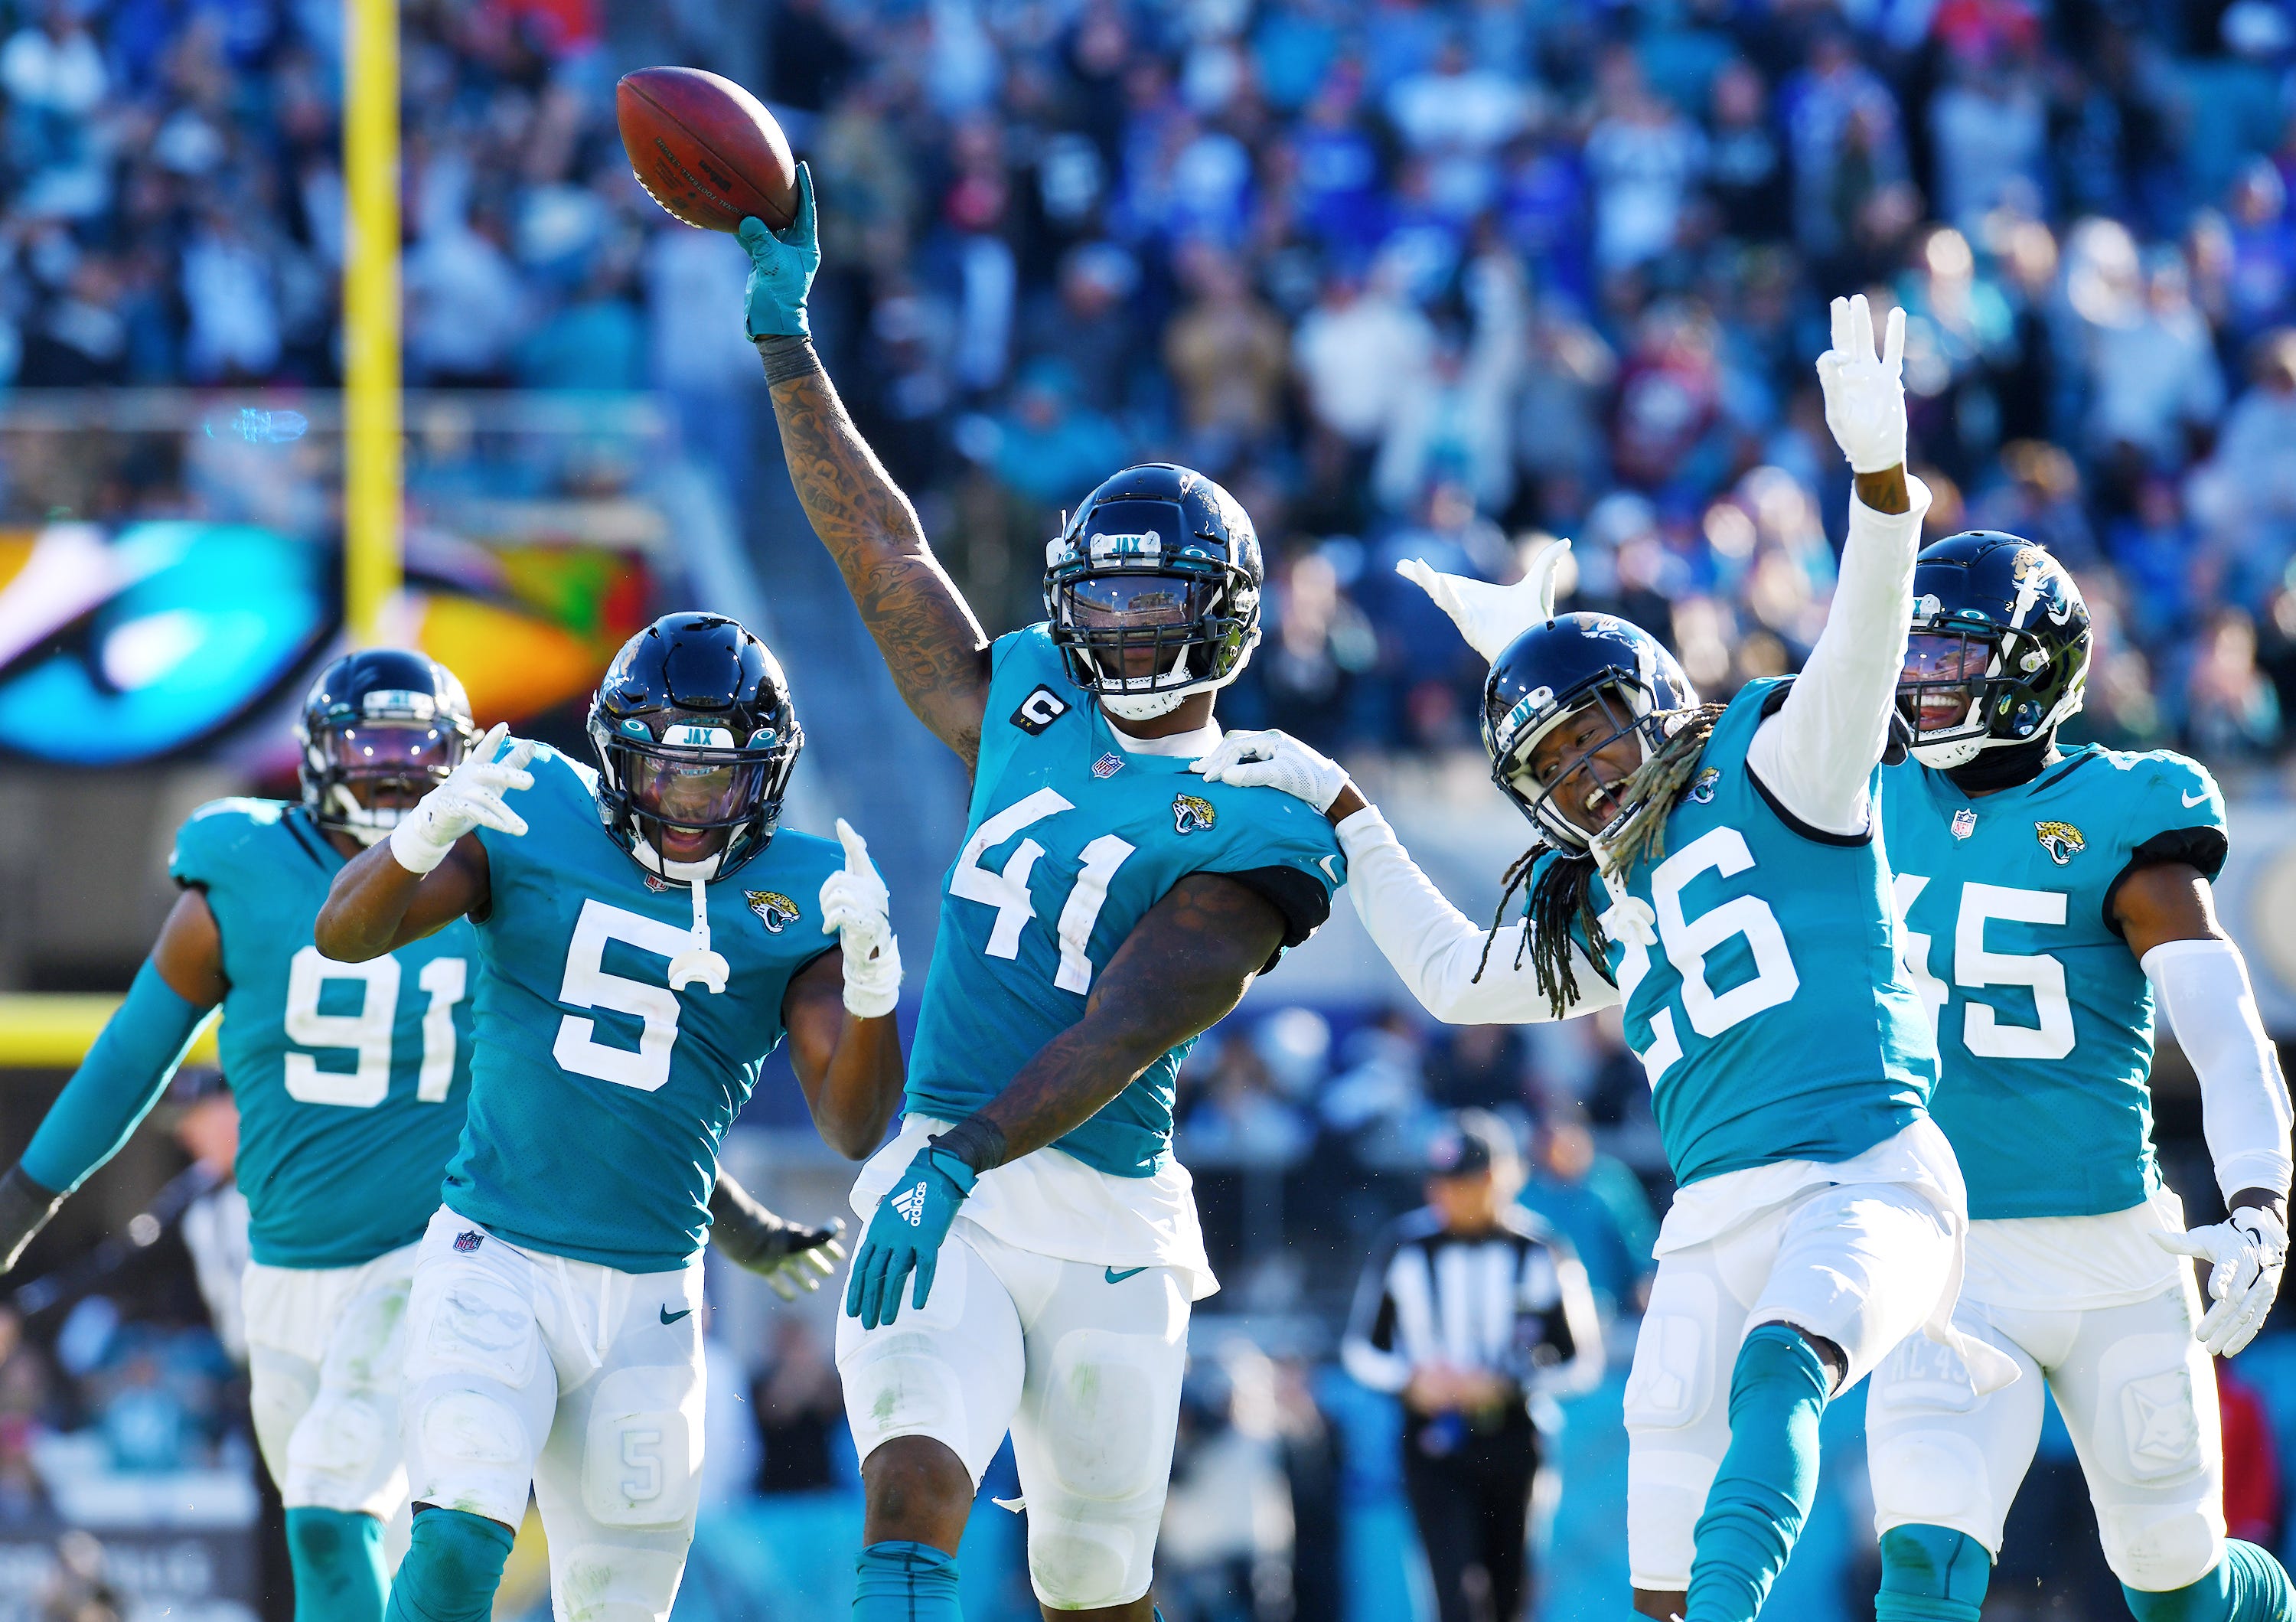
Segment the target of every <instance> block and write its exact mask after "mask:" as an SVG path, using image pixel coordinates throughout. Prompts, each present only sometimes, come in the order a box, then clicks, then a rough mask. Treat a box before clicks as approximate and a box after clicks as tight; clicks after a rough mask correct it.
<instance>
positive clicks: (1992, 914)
mask: <svg viewBox="0 0 2296 1622" xmlns="http://www.w3.org/2000/svg"><path fill="white" fill-rule="evenodd" d="M1929 882H1930V881H1929V880H1928V879H1926V878H1923V877H1922V876H1921V875H1920V874H1917V873H1899V874H1898V879H1897V899H1898V916H1899V917H1900V918H1903V917H1905V916H1906V915H1907V913H1910V912H1911V911H1912V910H1913V905H1914V902H1915V900H1916V899H1917V898H1918V897H1920V895H1921V893H1922V891H1923V889H1924V888H1925V887H1926V886H1927V885H1928V884H1929ZM1995 919H1999V920H2000V921H2002V922H2005V923H2038V924H2048V925H2053V926H2054V927H2057V928H2062V927H2063V925H2064V922H2065V892H2064V891H2062V890H2058V889H2016V888H2014V887H2013V886H2010V885H2005V884H1980V883H1978V882H1977V881H1975V880H1973V879H1972V880H1970V881H1966V882H1964V884H1963V885H1962V887H1961V905H1960V909H1959V910H1958V911H1957V912H1956V913H1955V916H1954V926H1953V983H1954V984H1955V985H1956V986H1958V987H1961V988H1962V989H1963V990H1964V991H1979V990H1982V989H1984V988H1985V987H1989V986H2021V987H2024V988H2025V989H2026V990H2028V991H2030V992H2031V993H2032V994H2033V1014H2034V1018H2035V1019H2036V1020H2038V1024H2034V1025H2013V1024H2008V1023H2005V1022H2004V1021H2003V1020H2002V1019H2001V1017H2000V1016H1999V1014H1998V1013H1997V1012H1996V1011H1995V1010H1994V1008H1993V1006H1992V1004H1989V1003H1980V1002H1979V1001H1977V1000H1976V999H1975V998H1973V997H1972V998H1964V1000H1963V1004H1962V1012H1961V1044H1962V1046H1964V1047H1965V1048H1967V1049H1968V1050H1969V1052H1970V1053H1972V1054H1973V1055H1974V1056H1976V1057H1977V1058H1980V1059H2062V1058H2063V1057H2064V1056H2065V1055H2066V1054H2068V1053H2071V1052H2072V1051H2073V1042H2074V1031H2073V1009H2072V1003H2071V999H2070V998H2069V997H2067V995H2065V966H2064V963H2062V961H2061V960H2059V959H2058V958H2055V957H2053V956H2051V955H2050V954H2048V953H2046V952H1991V951H1988V950H1987V949H1986V946H1985V926H1986V925H1987V924H1988V923H1989V922H1993V921H1994V920H1995ZM1900 933H1901V934H1902V935H1903V936H1904V938H1905V943H1906V945H1905V963H1906V972H1907V975H1908V976H1910V977H1911V978H1912V979H1913V982H1914V988H1915V990H1916V991H1917V992H1919V993H1920V994H1921V998H1922V1001H1923V1004H1926V1005H1927V1007H1928V1008H1929V1011H1930V1026H1931V1030H1932V1031H1935V1032H1937V1034H1938V1035H1939V1036H1943V1032H1942V1031H1941V1030H1939V1023H1940V1015H1941V1014H1942V1013H1943V1012H1944V1008H1945V1004H1946V1003H1947V1002H1948V999H1949V997H1950V995H1951V994H1950V993H1949V992H1948V990H1947V988H1946V986H1945V983H1944V982H1943V981H1941V980H1939V979H1938V978H1937V976H1936V975H1934V974H1932V973H1931V971H1930V963H1929V960H1930V938H1929V937H1928V936H1927V935H1921V934H1916V933H1915V932H1914V931H1913V930H1910V929H1908V930H1902V931H1900Z"/></svg>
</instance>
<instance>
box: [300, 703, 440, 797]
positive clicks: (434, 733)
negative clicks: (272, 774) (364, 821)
mask: <svg viewBox="0 0 2296 1622" xmlns="http://www.w3.org/2000/svg"><path fill="white" fill-rule="evenodd" d="M316 743H317V745H318V749H319V753H320V756H321V758H323V759H324V761H325V762H326V764H327V766H328V767H329V768H330V769H331V770H332V773H333V774H334V775H335V777H336V778H337V779H338V780H339V781H340V782H343V783H344V784H346V785H347V786H348V788H349V789H350V791H351V792H352V793H353V795H354V796H356V797H357V799H358V801H359V803H360V804H362V805H364V806H365V807H368V808H369V809H387V808H390V807H398V808H402V809H403V808H405V807H408V806H412V805H413V804H414V802H415V801H416V800H418V799H422V796H423V795H425V794H427V793H429V792H430V791H431V790H432V789H434V788H436V787H437V786H438V785H439V784H440V783H442V782H446V781H447V776H448V774H451V773H452V772H453V771H454V769H455V767H456V766H459V765H461V764H462V760H463V748H464V744H465V740H464V738H463V733H462V731H461V729H460V728H458V727H455V726H454V725H450V724H448V723H447V722H445V721H443V720H441V721H395V720H393V721H354V722H352V723H351V724H350V725H347V726H340V727H331V728H329V729H328V730H326V731H324V732H323V733H320V734H319V736H318V738H317V739H316Z"/></svg>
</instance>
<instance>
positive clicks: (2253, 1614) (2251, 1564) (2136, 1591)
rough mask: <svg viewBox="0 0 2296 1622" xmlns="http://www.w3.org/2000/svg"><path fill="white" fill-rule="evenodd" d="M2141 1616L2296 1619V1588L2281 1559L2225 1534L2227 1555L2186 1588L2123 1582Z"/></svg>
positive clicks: (2183, 1620)
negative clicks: (2155, 1588) (2156, 1589)
mask: <svg viewBox="0 0 2296 1622" xmlns="http://www.w3.org/2000/svg"><path fill="white" fill-rule="evenodd" d="M2120 1592H2121V1594H2122V1596H2123V1597H2124V1598H2126V1599H2127V1600H2128V1611H2129V1614H2130V1615H2131V1616H2133V1617H2135V1618H2136V1622H2292V1618H2296V1593H2292V1592H2291V1590H2290V1587H2289V1582H2288V1573H2287V1571H2286V1570H2285V1569H2284V1568H2283V1567H2282V1566H2281V1564H2280V1562H2279V1561H2276V1560H2275V1559H2273V1558H2272V1556H2271V1555H2269V1554H2267V1553H2266V1552H2264V1551H2263V1550H2262V1549H2259V1548H2258V1547H2257V1546H2256V1545H2255V1544H2244V1543H2242V1542H2240V1541H2239V1540H2238V1539H2237V1538H2231V1537H2227V1538H2226V1539H2225V1552H2224V1558H2223V1559H2222V1560H2220V1561H2218V1562H2217V1563H2216V1564H2215V1565H2213V1566H2211V1567H2210V1568H2209V1570H2208V1575H2207V1576H2205V1577H2202V1578H2201V1580H2200V1581H2199V1582H2197V1583H2193V1584H2189V1585H2186V1586H2185V1587H2183V1588H2172V1589H2170V1590H2169V1591H2168V1592H2167V1593H2150V1592H2148V1591H2146V1590H2144V1589H2142V1588H2131V1587H2129V1586H2128V1585H2126V1584H2123V1585H2121V1589H2120Z"/></svg>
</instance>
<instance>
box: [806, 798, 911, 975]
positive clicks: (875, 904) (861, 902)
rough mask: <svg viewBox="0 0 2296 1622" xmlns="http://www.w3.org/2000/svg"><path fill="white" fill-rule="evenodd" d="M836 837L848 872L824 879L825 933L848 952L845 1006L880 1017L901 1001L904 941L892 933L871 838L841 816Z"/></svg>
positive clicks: (887, 896)
mask: <svg viewBox="0 0 2296 1622" xmlns="http://www.w3.org/2000/svg"><path fill="white" fill-rule="evenodd" d="M837 838H838V841H839V842H840V844H842V845H843V846H844V847H845V871H844V872H834V873H832V874H830V875H829V877H828V878H826V879H824V880H823V881H822V882H821V932H822V933H823V934H824V935H828V934H832V933H833V934H835V935H836V937H837V944H838V945H839V946H840V947H841V948H843V950H844V954H845V1006H846V1009H847V1011H848V1012H851V1013H852V1014H853V1015H855V1016H856V1017H857V1018H859V1019H863V1020H878V1019H882V1018H883V1017H884V1016H885V1015H887V1014H889V1013H890V1012H893V1008H894V1006H895V1004H898V1003H899V1002H900V1000H901V943H900V942H899V941H898V939H896V938H894V935H893V921H892V919H891V917H890V912H889V909H890V907H891V905H892V897H891V895H890V893H889V892H888V891H887V890H886V889H885V881H884V879H883V878H882V877H881V875H880V874H879V873H878V872H877V864H875V863H873V862H872V861H871V860H870V859H869V845H868V841H866V840H864V839H863V838H862V837H861V836H860V834H858V833H857V832H856V831H854V829H853V825H852V824H851V823H848V822H847V821H846V820H845V819H844V818H843V817H841V816H840V817H839V818H838V819H837Z"/></svg>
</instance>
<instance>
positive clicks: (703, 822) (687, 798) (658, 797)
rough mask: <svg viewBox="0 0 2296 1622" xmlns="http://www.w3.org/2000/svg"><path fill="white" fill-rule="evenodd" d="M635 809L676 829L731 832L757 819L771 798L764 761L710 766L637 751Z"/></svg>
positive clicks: (697, 758) (690, 756)
mask: <svg viewBox="0 0 2296 1622" xmlns="http://www.w3.org/2000/svg"><path fill="white" fill-rule="evenodd" d="M631 754H632V756H633V757H634V758H632V760H631V761H630V767H629V797H630V804H631V806H632V807H633V808H635V810H636V811H637V812H638V814H639V815H642V816H649V817H652V818H653V819H654V820H656V821H657V822H660V823H665V824H667V825H668V826H669V827H672V828H677V829H692V830H696V831H699V830H701V829H708V828H731V827H734V826H736V825H738V824H740V823H745V822H747V821H749V820H750V817H752V816H754V815H757V810H758V803H759V802H760V801H761V800H763V799H765V795H766V771H767V766H766V763H765V762H764V761H762V760H746V761H734V760H724V759H719V760H711V759H709V758H708V757H707V756H706V755H700V754H697V753H685V752H676V753H668V752H665V753H659V754H658V753H655V752H654V751H652V750H632V751H631Z"/></svg>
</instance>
